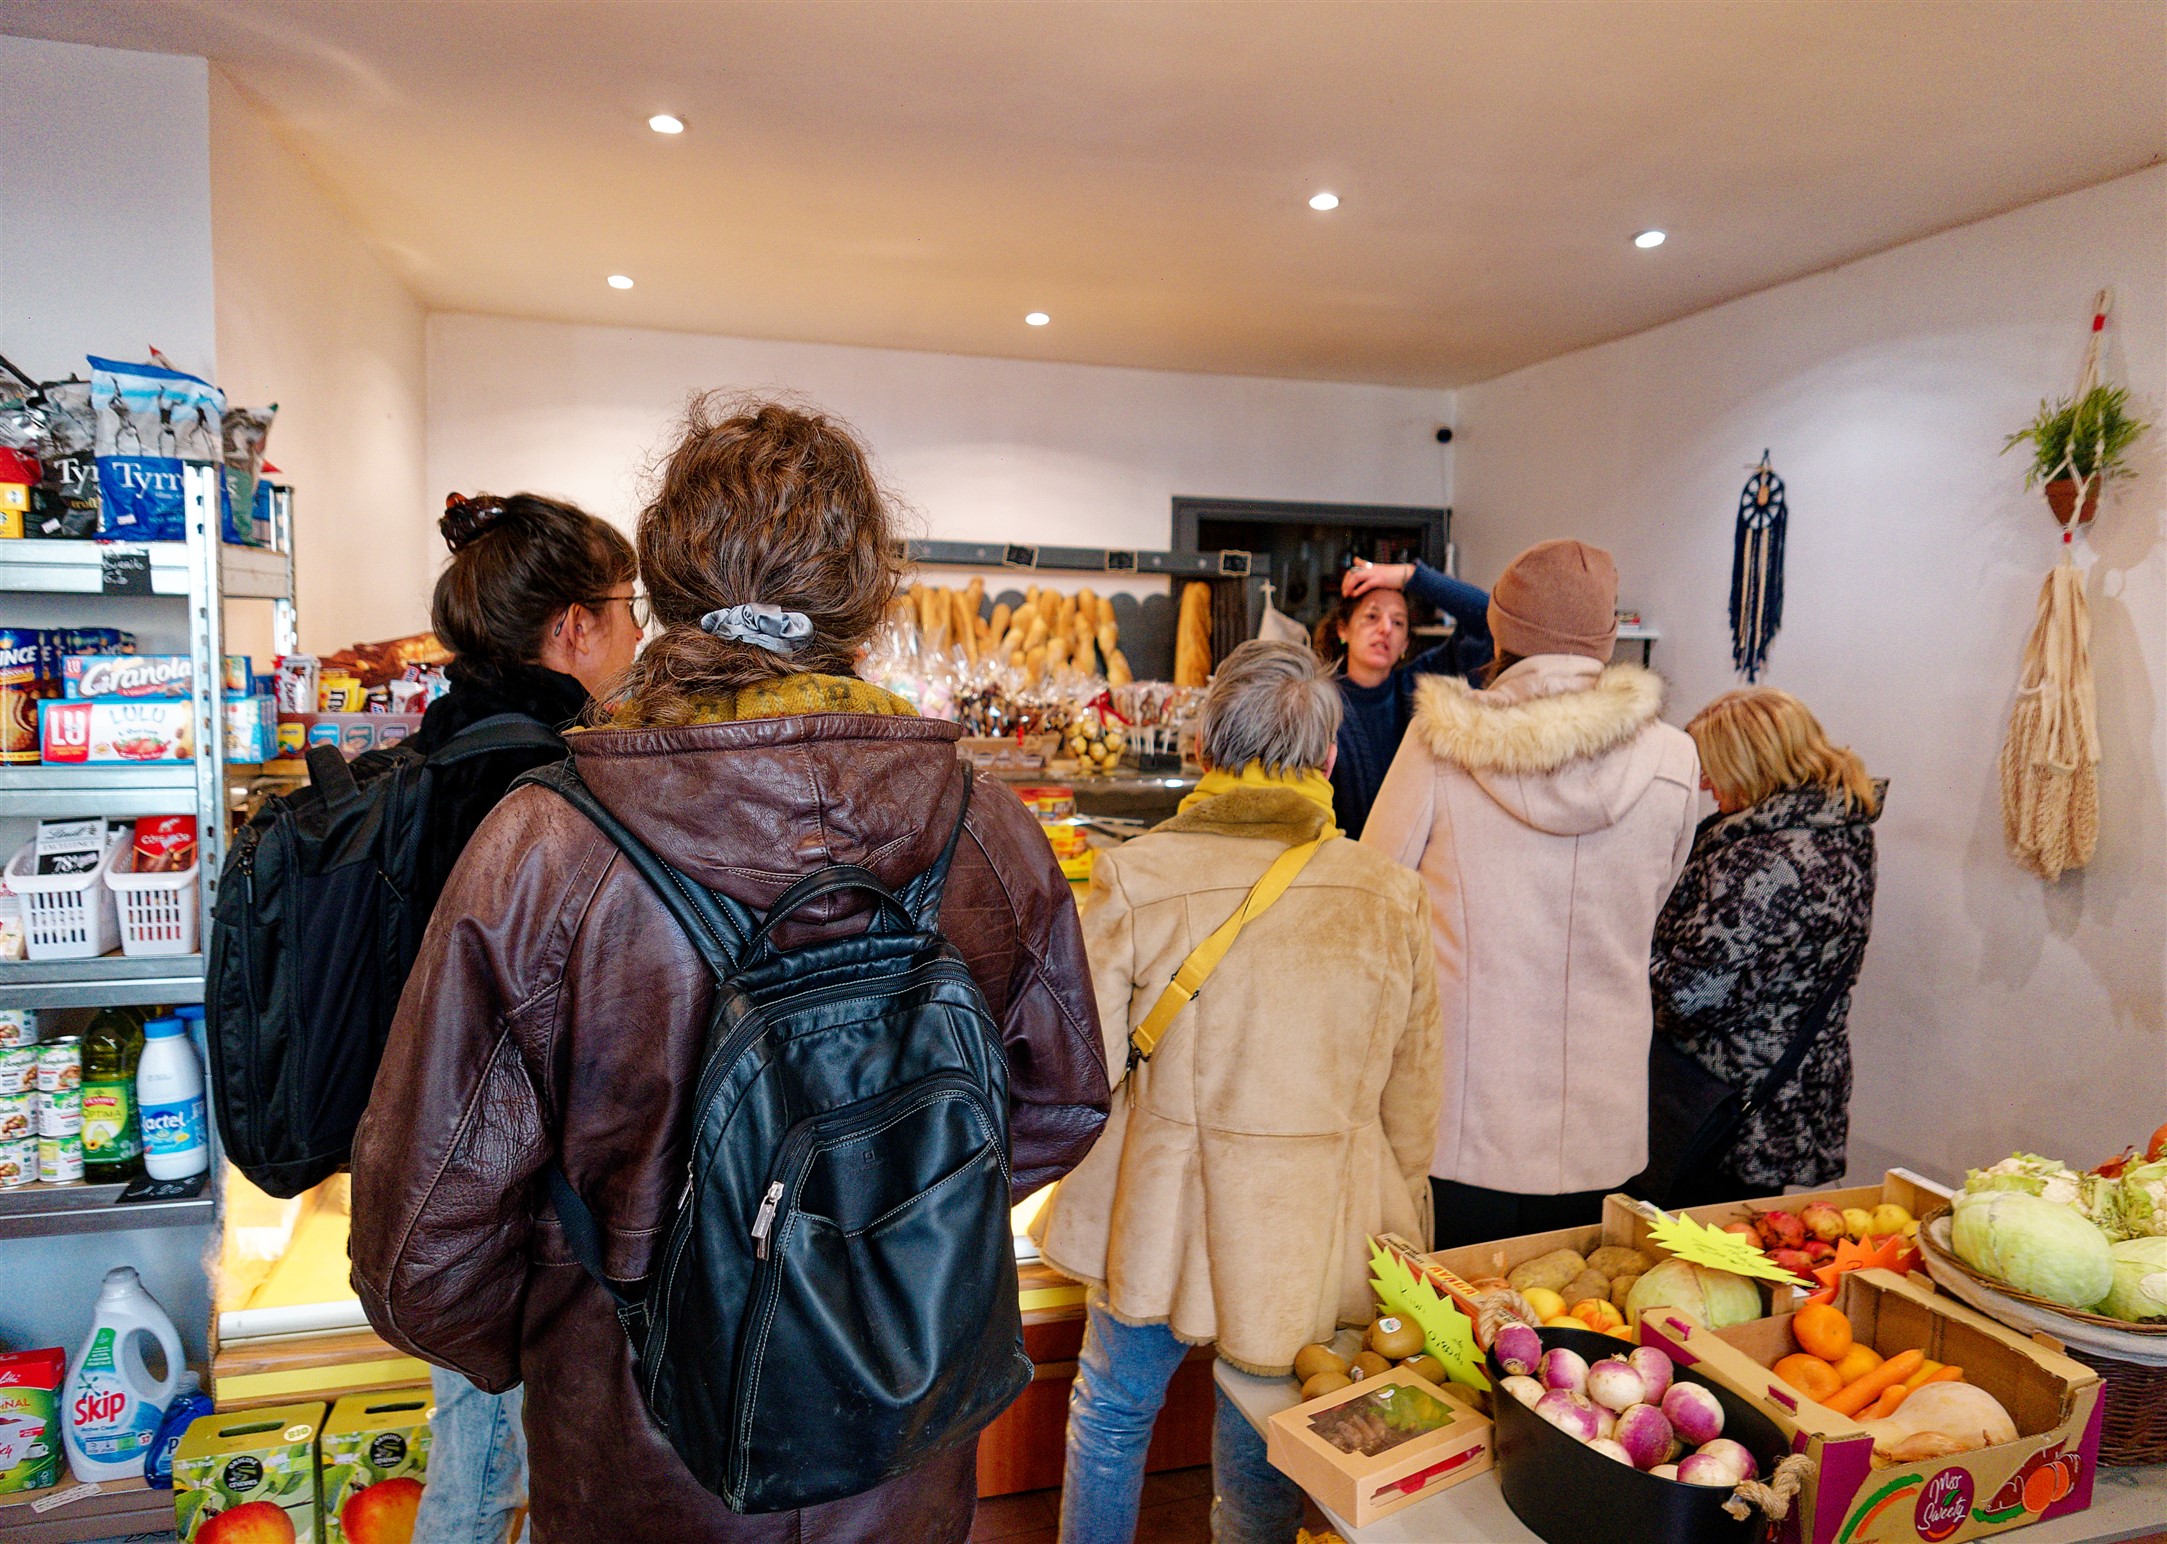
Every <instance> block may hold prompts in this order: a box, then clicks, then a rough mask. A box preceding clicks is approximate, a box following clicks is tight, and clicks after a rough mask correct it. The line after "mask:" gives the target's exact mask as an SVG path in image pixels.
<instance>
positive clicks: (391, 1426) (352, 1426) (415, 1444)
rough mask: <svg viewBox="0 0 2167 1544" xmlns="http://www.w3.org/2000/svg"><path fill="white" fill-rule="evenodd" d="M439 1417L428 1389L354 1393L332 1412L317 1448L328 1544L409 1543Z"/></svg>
mask: <svg viewBox="0 0 2167 1544" xmlns="http://www.w3.org/2000/svg"><path fill="white" fill-rule="evenodd" d="M435 1414H436V1400H435V1397H434V1396H433V1395H432V1394H431V1393H430V1392H429V1389H428V1387H427V1386H426V1385H424V1386H422V1387H420V1388H410V1389H388V1390H384V1391H382V1392H379V1393H375V1394H349V1395H347V1396H346V1397H345V1398H344V1399H341V1400H340V1401H339V1402H338V1403H337V1404H335V1405H333V1406H332V1407H331V1415H330V1418H329V1419H328V1420H326V1421H325V1422H324V1434H323V1443H322V1446H321V1449H320V1452H321V1454H322V1472H323V1497H324V1539H325V1541H326V1544H411V1541H412V1539H413V1537H414V1514H415V1511H416V1510H417V1509H418V1508H419V1507H420V1505H421V1488H422V1486H423V1485H424V1484H426V1483H427V1482H428V1473H429V1420H430V1417H432V1416H433V1415H435Z"/></svg>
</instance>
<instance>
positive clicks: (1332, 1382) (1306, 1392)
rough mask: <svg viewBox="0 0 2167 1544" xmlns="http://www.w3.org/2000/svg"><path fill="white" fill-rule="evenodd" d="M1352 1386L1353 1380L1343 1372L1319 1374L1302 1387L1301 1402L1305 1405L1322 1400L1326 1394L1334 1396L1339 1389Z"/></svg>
mask: <svg viewBox="0 0 2167 1544" xmlns="http://www.w3.org/2000/svg"><path fill="white" fill-rule="evenodd" d="M1353 1386H1354V1379H1352V1378H1350V1377H1348V1376H1347V1375H1346V1374H1345V1373H1343V1372H1320V1373H1318V1374H1317V1375H1316V1376H1315V1377H1314V1378H1311V1379H1309V1380H1308V1381H1307V1382H1305V1383H1304V1384H1303V1385H1302V1400H1303V1402H1304V1403H1305V1404H1306V1403H1307V1402H1308V1401H1310V1400H1312V1399H1322V1398H1323V1397H1324V1396H1325V1395H1327V1394H1336V1393H1338V1392H1339V1391H1340V1390H1341V1389H1344V1388H1352V1387H1353Z"/></svg>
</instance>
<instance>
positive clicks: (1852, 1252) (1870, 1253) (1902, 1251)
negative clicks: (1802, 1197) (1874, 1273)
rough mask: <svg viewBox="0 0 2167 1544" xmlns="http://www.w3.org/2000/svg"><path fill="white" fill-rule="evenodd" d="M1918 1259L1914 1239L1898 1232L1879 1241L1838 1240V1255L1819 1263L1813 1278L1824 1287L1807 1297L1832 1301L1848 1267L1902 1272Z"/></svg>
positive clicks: (1917, 1261) (1848, 1269)
mask: <svg viewBox="0 0 2167 1544" xmlns="http://www.w3.org/2000/svg"><path fill="white" fill-rule="evenodd" d="M1918 1263H1919V1252H1918V1251H1917V1250H1916V1249H1914V1248H1912V1246H1911V1241H1910V1240H1909V1239H1906V1238H1903V1237H1902V1236H1900V1235H1898V1234H1893V1233H1892V1234H1890V1235H1889V1236H1888V1237H1887V1238H1885V1239H1883V1240H1881V1242H1880V1243H1879V1244H1860V1243H1854V1242H1853V1241H1852V1240H1850V1239H1848V1238H1846V1239H1839V1240H1837V1242H1836V1258H1835V1259H1833V1260H1831V1261H1830V1262H1829V1263H1828V1264H1826V1265H1823V1266H1819V1267H1816V1268H1815V1270H1814V1273H1813V1274H1814V1279H1815V1280H1817V1281H1818V1282H1820V1283H1821V1290H1820V1291H1818V1292H1816V1293H1814V1294H1813V1296H1811V1297H1809V1298H1808V1299H1806V1301H1807V1302H1809V1303H1833V1302H1835V1301H1836V1286H1837V1283H1838V1282H1839V1281H1840V1280H1841V1279H1842V1277H1843V1273H1844V1272H1845V1271H1863V1270H1873V1269H1877V1268H1878V1269H1880V1270H1884V1271H1894V1272H1895V1273H1896V1274H1897V1275H1899V1276H1901V1275H1904V1274H1905V1273H1906V1272H1908V1271H1909V1270H1910V1269H1911V1268H1912V1267H1913V1266H1915V1265H1917V1264H1918Z"/></svg>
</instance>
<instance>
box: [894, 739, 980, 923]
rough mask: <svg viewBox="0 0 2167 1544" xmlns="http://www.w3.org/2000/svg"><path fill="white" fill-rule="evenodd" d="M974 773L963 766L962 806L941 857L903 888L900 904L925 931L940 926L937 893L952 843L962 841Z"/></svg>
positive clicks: (953, 850)
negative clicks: (907, 909)
mask: <svg viewBox="0 0 2167 1544" xmlns="http://www.w3.org/2000/svg"><path fill="white" fill-rule="evenodd" d="M973 781H974V774H973V773H972V771H971V768H970V764H969V763H968V762H966V763H964V766H963V807H962V808H961V809H959V810H957V811H956V823H955V824H954V825H953V826H951V827H950V828H949V830H948V840H947V842H945V843H944V844H943V845H942V847H941V855H940V856H939V857H938V858H935V859H934V860H933V866H932V867H931V868H929V869H927V870H926V871H925V872H924V873H923V874H920V875H919V876H918V877H917V878H916V879H913V880H912V881H911V882H910V883H909V884H907V885H905V886H904V887H903V894H902V897H901V899H902V902H903V904H904V905H905V906H906V907H908V908H909V909H910V914H911V915H912V916H913V917H914V918H916V919H917V922H918V925H919V926H920V927H922V928H924V929H926V930H927V931H928V932H936V931H938V930H939V927H940V913H941V892H942V891H943V890H944V889H946V888H947V885H948V864H949V861H950V860H951V859H953V858H954V857H955V855H956V844H957V843H958V842H960V841H961V840H962V839H963V822H964V821H965V819H967V818H968V817H969V815H970V813H971V785H972V783H973Z"/></svg>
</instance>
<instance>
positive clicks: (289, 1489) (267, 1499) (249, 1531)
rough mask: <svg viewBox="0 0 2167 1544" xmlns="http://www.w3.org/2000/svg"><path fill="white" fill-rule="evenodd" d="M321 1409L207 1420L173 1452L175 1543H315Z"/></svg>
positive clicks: (278, 1409)
mask: <svg viewBox="0 0 2167 1544" xmlns="http://www.w3.org/2000/svg"><path fill="white" fill-rule="evenodd" d="M323 1419H324V1407H323V1406H322V1405H320V1404H306V1405H274V1406H270V1407H268V1408H266V1409H261V1410H234V1411H229V1412H228V1413H226V1414H224V1415H206V1416H204V1417H203V1418H202V1419H201V1420H199V1421H197V1422H195V1423H194V1424H193V1425H191V1426H190V1427H189V1428H188V1434H187V1435H186V1436H184V1437H182V1438H181V1445H180V1446H179V1447H177V1448H175V1449H174V1450H173V1521H174V1531H175V1532H176V1533H178V1534H179V1535H180V1537H181V1544H317V1540H318V1539H320V1538H321V1537H322V1536H323V1532H322V1529H321V1528H319V1527H318V1526H317V1512H318V1506H317V1488H316V1432H317V1429H318V1428H319V1427H321V1426H322V1425H323Z"/></svg>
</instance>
